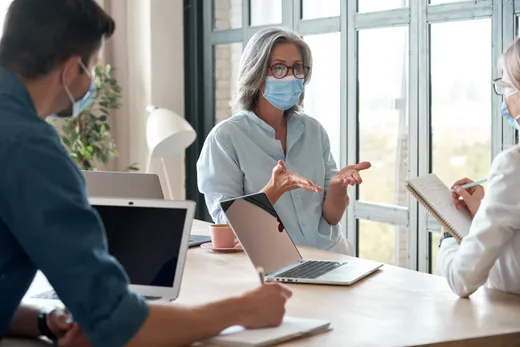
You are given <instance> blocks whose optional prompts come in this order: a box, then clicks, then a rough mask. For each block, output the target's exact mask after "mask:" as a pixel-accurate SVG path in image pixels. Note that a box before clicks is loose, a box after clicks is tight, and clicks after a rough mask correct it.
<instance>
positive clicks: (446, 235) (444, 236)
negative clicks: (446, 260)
mask: <svg viewBox="0 0 520 347" xmlns="http://www.w3.org/2000/svg"><path fill="white" fill-rule="evenodd" d="M448 237H453V236H452V235H451V234H450V233H449V232H447V231H445V232H443V233H442V234H441V241H440V242H439V247H440V246H441V244H442V241H443V240H444V239H447V238H448Z"/></svg>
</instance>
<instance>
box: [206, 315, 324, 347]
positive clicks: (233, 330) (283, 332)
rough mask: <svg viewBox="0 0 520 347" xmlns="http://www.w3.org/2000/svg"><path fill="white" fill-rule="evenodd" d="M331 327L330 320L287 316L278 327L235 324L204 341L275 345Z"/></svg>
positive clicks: (244, 346)
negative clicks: (256, 327) (259, 327)
mask: <svg viewBox="0 0 520 347" xmlns="http://www.w3.org/2000/svg"><path fill="white" fill-rule="evenodd" d="M330 329H331V328H330V322H327V321H324V320H318V319H306V318H295V317H288V316H285V317H284V319H283V322H282V324H281V325H280V326H278V327H274V328H263V329H244V328H243V327H240V326H233V327H230V328H228V329H226V330H224V331H222V332H221V333H220V335H218V336H215V337H213V338H210V339H207V340H204V341H202V343H203V344H207V345H214V346H222V347H262V346H274V345H276V344H279V343H281V342H285V341H289V340H293V339H296V338H300V337H304V336H310V335H315V334H319V333H322V332H326V331H328V330H330Z"/></svg>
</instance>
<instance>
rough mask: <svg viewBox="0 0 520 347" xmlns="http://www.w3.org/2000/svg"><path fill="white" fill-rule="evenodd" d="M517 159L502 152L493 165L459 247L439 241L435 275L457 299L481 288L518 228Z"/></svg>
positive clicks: (519, 180)
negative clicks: (466, 232) (445, 280)
mask: <svg viewBox="0 0 520 347" xmlns="http://www.w3.org/2000/svg"><path fill="white" fill-rule="evenodd" d="M519 169H520V155H519V153H518V152H511V151H508V152H503V153H501V154H499V155H498V156H497V157H496V158H495V160H494V161H493V165H492V167H491V171H490V175H489V180H488V190H487V192H486V195H485V197H484V199H483V200H482V203H481V205H480V208H479V210H478V212H477V214H476V215H475V217H474V219H473V222H472V224H471V228H470V231H469V234H468V236H466V237H465V238H464V239H463V240H462V242H461V244H460V246H459V244H458V243H457V241H456V240H455V239H453V238H447V239H445V240H444V241H442V244H441V247H440V249H439V253H438V255H437V264H436V265H437V271H439V272H440V273H441V274H442V275H443V276H445V277H446V279H447V280H448V284H449V285H450V287H451V289H452V290H453V291H454V292H455V293H456V294H457V295H459V296H460V297H468V296H469V295H471V294H472V293H474V292H475V291H476V290H477V289H478V288H479V287H480V286H481V285H483V284H484V283H485V282H486V281H487V279H488V276H489V271H490V270H491V268H492V267H493V265H494V264H495V262H496V260H497V259H498V257H499V256H500V254H501V251H502V248H503V246H504V245H506V244H507V243H508V242H509V240H510V239H511V238H512V236H513V233H514V231H516V230H517V228H518V215H519V211H518V192H519V191H520V177H519V175H520V170H519Z"/></svg>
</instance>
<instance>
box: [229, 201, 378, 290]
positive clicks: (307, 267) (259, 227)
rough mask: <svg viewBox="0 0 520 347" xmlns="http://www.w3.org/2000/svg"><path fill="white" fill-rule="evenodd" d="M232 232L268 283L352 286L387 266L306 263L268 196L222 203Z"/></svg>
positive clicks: (355, 262)
mask: <svg viewBox="0 0 520 347" xmlns="http://www.w3.org/2000/svg"><path fill="white" fill-rule="evenodd" d="M220 205H221V207H222V210H223V211H224V213H225V215H226V217H227V219H228V221H229V224H230V225H231V228H232V229H233V231H234V232H235V234H236V236H237V237H238V239H239V241H240V243H241V245H242V247H243V249H244V251H245V252H246V254H247V256H248V257H249V259H250V260H251V262H252V263H253V265H254V266H255V267H262V268H263V269H264V273H265V279H266V281H278V282H298V283H315V284H334V285H350V284H353V283H355V282H357V281H359V280H360V279H362V278H364V277H366V276H368V275H370V274H371V273H373V272H375V271H376V270H377V269H379V268H380V267H381V266H382V265H383V264H381V263H377V262H373V261H370V260H364V259H359V258H354V257H352V258H351V259H349V261H336V260H330V261H326V260H307V259H303V258H302V256H301V254H300V252H299V251H298V248H297V247H296V246H295V244H294V242H293V241H292V239H291V237H290V236H289V233H288V232H287V231H286V230H285V227H284V225H283V224H282V221H281V220H280V218H279V217H278V215H277V214H276V211H275V210H274V207H273V206H272V205H271V203H270V201H269V199H268V198H267V196H266V195H265V194H264V193H255V194H251V195H247V196H242V197H238V198H234V199H230V200H226V201H222V202H221V204H220Z"/></svg>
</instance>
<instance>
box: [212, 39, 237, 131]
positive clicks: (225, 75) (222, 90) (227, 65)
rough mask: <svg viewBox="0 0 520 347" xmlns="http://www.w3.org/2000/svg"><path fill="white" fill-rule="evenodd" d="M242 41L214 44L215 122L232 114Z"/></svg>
mask: <svg viewBox="0 0 520 347" xmlns="http://www.w3.org/2000/svg"><path fill="white" fill-rule="evenodd" d="M241 54H242V43H230V44H222V45H215V47H214V59H215V64H214V68H215V73H214V76H215V81H214V82H215V88H214V90H215V123H218V122H220V121H222V120H224V119H226V118H229V117H230V116H231V115H232V114H233V109H232V107H231V105H230V104H231V102H232V101H233V100H234V98H235V93H236V80H237V73H238V65H239V63H240V56H241Z"/></svg>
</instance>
